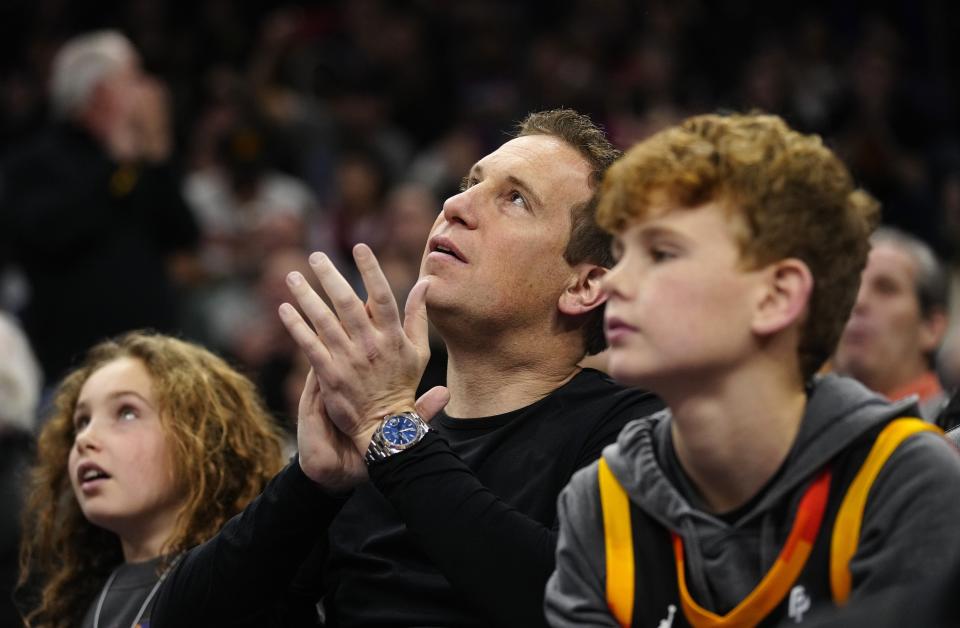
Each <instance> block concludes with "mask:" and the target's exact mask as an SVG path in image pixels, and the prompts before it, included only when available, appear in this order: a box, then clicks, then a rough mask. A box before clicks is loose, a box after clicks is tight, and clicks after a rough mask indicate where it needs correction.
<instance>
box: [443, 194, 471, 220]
mask: <svg viewBox="0 0 960 628" xmlns="http://www.w3.org/2000/svg"><path fill="white" fill-rule="evenodd" d="M473 190H474V188H469V189H466V190H464V191H463V192H460V193H459V194H454V195H453V196H451V197H450V198H448V199H447V200H446V201H444V203H443V218H444V220H446V221H447V222H451V223H460V224H462V225H463V226H465V227H467V228H468V229H476V228H477V208H476V201H477V195H476V193H475V192H473Z"/></svg>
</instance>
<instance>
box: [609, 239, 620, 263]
mask: <svg viewBox="0 0 960 628" xmlns="http://www.w3.org/2000/svg"><path fill="white" fill-rule="evenodd" d="M610 255H611V257H613V261H614V262H619V261H620V258H621V257H623V242H621V241H620V240H619V239H615V240H614V241H613V243H612V244H611V245H610Z"/></svg>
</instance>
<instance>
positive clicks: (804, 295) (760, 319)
mask: <svg viewBox="0 0 960 628" xmlns="http://www.w3.org/2000/svg"><path fill="white" fill-rule="evenodd" d="M812 291H813V275H812V274H811V273H810V269H809V268H808V267H807V265H806V264H805V263H803V262H802V261H800V260H798V259H796V258H787V259H783V260H780V261H778V262H775V263H773V264H771V265H770V266H769V267H768V268H767V281H766V282H765V284H764V291H763V293H762V295H761V297H760V300H759V302H758V303H757V307H756V310H755V312H754V316H753V326H752V327H753V332H754V333H756V334H758V335H761V336H769V335H771V334H775V333H777V332H779V331H780V330H782V329H785V328H786V327H789V326H790V325H792V324H794V323H796V322H798V321H799V320H801V319H802V318H803V316H804V315H805V313H806V311H807V304H808V303H809V302H810V293H811V292H812Z"/></svg>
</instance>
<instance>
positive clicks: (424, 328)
mask: <svg viewBox="0 0 960 628" xmlns="http://www.w3.org/2000/svg"><path fill="white" fill-rule="evenodd" d="M429 287H430V282H429V281H427V280H426V279H421V280H420V281H418V282H417V283H415V284H414V285H413V288H411V289H410V294H408V295H407V304H406V305H405V306H404V308H403V331H404V333H405V334H406V335H407V338H409V339H410V340H411V341H412V342H413V344H415V345H416V346H417V347H419V348H422V349H428V348H429V346H430V339H429V333H430V326H429V324H428V322H427V289H428V288H429Z"/></svg>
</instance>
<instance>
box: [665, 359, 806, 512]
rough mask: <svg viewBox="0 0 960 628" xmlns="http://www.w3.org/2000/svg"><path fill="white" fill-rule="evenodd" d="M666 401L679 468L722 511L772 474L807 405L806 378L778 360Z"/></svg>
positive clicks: (733, 506)
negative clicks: (794, 372) (783, 366)
mask: <svg viewBox="0 0 960 628" xmlns="http://www.w3.org/2000/svg"><path fill="white" fill-rule="evenodd" d="M665 399H666V401H667V405H669V406H670V409H671V411H672V414H673V422H672V425H671V430H672V436H673V445H674V448H675V450H676V454H677V458H678V460H679V461H680V465H681V466H682V467H683V470H684V471H685V472H686V474H687V476H688V477H689V478H690V480H691V481H692V482H693V484H694V485H695V486H696V488H697V489H698V491H699V492H700V494H701V496H702V497H703V499H704V501H705V502H706V504H707V506H708V508H709V509H710V510H711V511H712V512H715V513H725V512H729V511H731V510H734V509H736V508H738V507H740V506H742V505H743V504H745V503H746V502H747V501H749V500H750V498H752V497H753V496H755V495H756V494H757V492H758V491H759V490H760V489H761V488H763V486H764V485H765V484H766V483H767V482H768V481H769V480H770V478H771V477H773V475H774V474H775V473H776V472H777V470H778V469H779V468H780V466H781V465H782V464H783V461H784V460H785V459H786V457H787V454H788V453H789V452H790V448H791V447H792V446H793V442H794V440H795V439H796V436H797V433H798V431H799V429H800V423H801V421H802V419H803V413H804V410H805V408H806V395H805V392H804V389H803V385H802V379H801V378H800V377H799V376H798V375H794V374H789V373H784V372H783V369H782V368H777V365H776V364H773V363H757V364H755V365H754V367H753V368H750V369H749V370H740V371H739V372H738V373H736V374H734V375H732V376H730V375H728V376H726V377H721V378H717V379H716V380H714V381H709V380H699V381H698V386H697V387H696V389H694V390H692V391H691V392H689V393H688V394H684V395H680V396H674V395H669V394H668V395H665Z"/></svg>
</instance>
